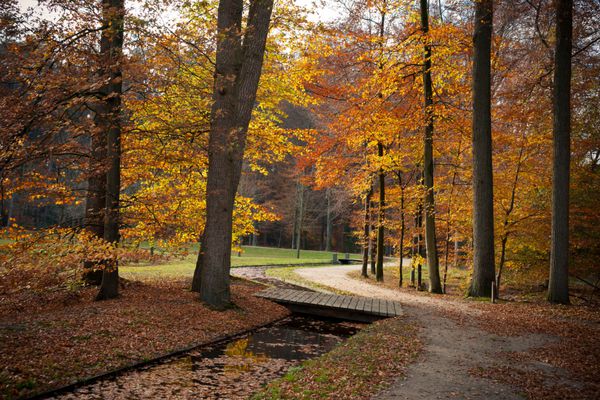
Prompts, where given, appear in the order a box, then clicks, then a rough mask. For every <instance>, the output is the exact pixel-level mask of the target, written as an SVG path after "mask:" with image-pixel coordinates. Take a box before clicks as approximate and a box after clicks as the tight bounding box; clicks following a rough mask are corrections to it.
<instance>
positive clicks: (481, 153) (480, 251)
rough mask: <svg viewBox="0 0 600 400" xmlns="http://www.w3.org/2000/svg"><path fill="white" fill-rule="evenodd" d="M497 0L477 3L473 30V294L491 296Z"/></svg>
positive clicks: (470, 291) (470, 292)
mask: <svg viewBox="0 0 600 400" xmlns="http://www.w3.org/2000/svg"><path fill="white" fill-rule="evenodd" d="M492 16H493V0H481V1H477V2H475V31H474V33H473V44H474V50H473V276H472V278H471V286H470V288H469V295H470V296H475V297H484V296H485V297H489V296H490V294H491V290H492V282H493V281H494V279H495V271H494V200H493V197H494V192H493V178H492V176H493V172H492V117H491V60H490V57H491V45H492V19H493V17H492Z"/></svg>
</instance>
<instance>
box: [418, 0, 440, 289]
mask: <svg viewBox="0 0 600 400" xmlns="http://www.w3.org/2000/svg"><path fill="white" fill-rule="evenodd" d="M421 30H422V31H423V35H425V36H426V37H425V40H426V42H425V46H424V57H425V59H424V64H423V94H424V99H425V118H426V125H425V137H424V144H423V149H424V154H423V161H424V162H423V176H424V183H425V190H426V192H425V245H426V246H427V268H428V270H429V291H430V292H432V293H442V285H441V283H440V270H439V262H438V252H437V241H436V236H435V203H434V191H433V87H432V82H431V46H430V45H429V44H428V40H429V38H428V37H427V35H428V33H429V6H428V4H427V0H421Z"/></svg>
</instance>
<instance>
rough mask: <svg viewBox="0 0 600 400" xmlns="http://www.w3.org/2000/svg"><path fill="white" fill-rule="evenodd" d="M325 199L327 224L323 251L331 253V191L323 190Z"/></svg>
mask: <svg viewBox="0 0 600 400" xmlns="http://www.w3.org/2000/svg"><path fill="white" fill-rule="evenodd" d="M325 199H326V200H327V222H326V225H327V227H326V229H325V251H331V234H332V233H333V219H332V218H331V191H330V189H329V188H327V189H326V190H325Z"/></svg>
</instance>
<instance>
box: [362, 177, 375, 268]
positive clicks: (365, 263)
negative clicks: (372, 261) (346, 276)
mask: <svg viewBox="0 0 600 400" xmlns="http://www.w3.org/2000/svg"><path fill="white" fill-rule="evenodd" d="M369 185H370V187H369V191H368V192H367V195H366V196H365V225H364V237H363V240H364V243H363V263H362V270H361V275H362V276H363V277H365V278H366V277H367V276H368V274H367V269H368V264H369V246H370V244H371V240H370V234H371V217H370V213H371V211H370V209H369V208H370V207H369V206H370V205H371V196H372V195H373V184H372V182H370V183H369Z"/></svg>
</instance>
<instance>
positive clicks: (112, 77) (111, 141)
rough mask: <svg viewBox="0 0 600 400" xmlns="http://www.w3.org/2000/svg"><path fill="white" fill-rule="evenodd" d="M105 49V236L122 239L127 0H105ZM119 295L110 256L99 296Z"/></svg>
mask: <svg viewBox="0 0 600 400" xmlns="http://www.w3.org/2000/svg"><path fill="white" fill-rule="evenodd" d="M102 18H103V22H104V25H105V27H106V28H105V29H103V31H102V38H101V46H100V48H101V53H102V57H103V62H104V65H105V67H106V72H107V75H108V83H107V84H106V86H104V87H103V88H102V94H103V99H102V101H103V102H104V108H105V110H106V114H105V116H104V118H103V120H104V121H103V122H104V123H105V127H106V150H107V154H106V158H107V161H108V170H107V173H106V211H105V213H104V240H106V241H107V242H109V243H113V244H114V245H115V246H117V245H118V242H119V220H120V218H119V215H120V210H119V195H120V191H121V95H122V93H123V79H122V71H121V59H122V54H123V31H124V18H125V1H124V0H103V2H102ZM118 295H119V265H118V260H117V258H116V256H115V257H113V258H112V259H110V260H109V261H108V262H107V265H105V267H104V269H103V271H102V283H101V284H100V291H99V292H98V295H97V297H96V299H97V300H103V299H112V298H115V297H117V296H118Z"/></svg>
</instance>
